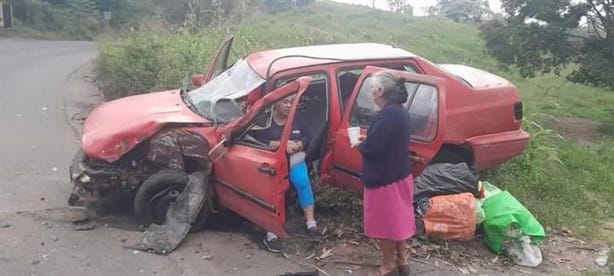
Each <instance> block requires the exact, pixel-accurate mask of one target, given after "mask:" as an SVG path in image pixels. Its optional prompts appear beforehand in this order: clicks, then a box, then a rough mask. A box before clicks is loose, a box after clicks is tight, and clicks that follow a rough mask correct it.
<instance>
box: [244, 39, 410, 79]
mask: <svg viewBox="0 0 614 276" xmlns="http://www.w3.org/2000/svg"><path fill="white" fill-rule="evenodd" d="M289 56H294V57H289ZM298 56H303V57H298ZM415 56H416V55H415V54H413V53H410V52H408V51H405V50H403V49H400V48H395V47H393V46H390V45H386V44H379V43H347V44H327V45H315V46H304V47H293V48H282V49H273V50H265V51H260V52H255V53H252V54H250V55H248V56H247V62H248V63H249V64H250V66H251V67H252V68H253V69H254V71H256V73H258V74H259V75H260V76H261V77H263V78H265V77H266V76H267V70H268V68H269V65H270V64H271V62H274V64H273V66H272V67H271V70H270V72H269V76H272V75H274V74H275V73H277V72H279V71H282V70H286V69H292V68H298V67H305V66H312V65H319V64H328V63H337V62H346V61H359V60H378V59H399V58H408V57H415ZM276 60H277V61H276Z"/></svg>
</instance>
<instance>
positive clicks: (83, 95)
mask: <svg viewBox="0 0 614 276" xmlns="http://www.w3.org/2000/svg"><path fill="white" fill-rule="evenodd" d="M103 102H104V97H103V95H102V91H100V90H99V89H98V87H97V86H96V84H95V76H94V61H89V62H87V63H85V64H83V65H81V66H79V67H78V68H77V69H76V70H75V71H73V72H72V73H70V75H69V76H68V79H67V81H66V89H65V91H64V116H65V118H66V122H67V123H68V125H69V127H70V128H71V130H72V132H73V134H74V136H75V139H76V140H77V141H78V142H79V144H81V128H82V126H83V122H84V121H85V118H86V117H87V115H88V114H89V113H90V112H91V111H92V110H93V109H94V108H95V107H96V106H98V105H100V104H101V103H103Z"/></svg>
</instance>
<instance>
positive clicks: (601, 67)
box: [481, 0, 614, 89]
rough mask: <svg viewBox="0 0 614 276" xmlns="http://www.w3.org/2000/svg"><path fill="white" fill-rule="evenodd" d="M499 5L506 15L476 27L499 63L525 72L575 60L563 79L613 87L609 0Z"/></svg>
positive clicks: (613, 17) (521, 0)
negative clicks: (478, 27) (479, 27)
mask: <svg viewBox="0 0 614 276" xmlns="http://www.w3.org/2000/svg"><path fill="white" fill-rule="evenodd" d="M502 6H503V8H504V9H505V11H506V13H507V17H505V18H504V19H501V20H496V21H492V22H489V23H487V24H484V25H483V26H482V27H481V30H482V32H481V35H482V36H483V37H484V39H485V41H486V46H487V47H488V50H489V51H490V52H491V53H492V55H493V56H494V57H496V58H497V60H499V61H500V62H501V63H502V64H504V65H514V66H517V67H518V68H519V72H520V73H521V75H523V76H525V77H533V76H535V74H536V73H550V72H556V73H558V72H559V71H560V70H561V69H563V68H564V67H565V66H567V65H569V64H575V65H576V66H575V67H576V68H574V70H573V71H571V72H568V73H567V74H566V75H567V78H568V79H569V80H572V81H574V82H577V83H583V84H591V85H595V86H600V87H609V88H610V89H614V67H612V63H614V2H613V1H611V0H605V1H604V0H586V1H580V2H573V1H569V0H552V1H543V0H503V1H502ZM580 24H582V25H583V26H581V25H580Z"/></svg>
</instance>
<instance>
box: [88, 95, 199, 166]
mask: <svg viewBox="0 0 614 276" xmlns="http://www.w3.org/2000/svg"><path fill="white" fill-rule="evenodd" d="M167 124H178V125H183V124H185V125H194V124H196V125H201V124H209V121H207V120H205V119H203V118H202V117H200V116H198V115H197V114H195V113H194V112H192V111H191V110H190V109H189V108H188V107H187V106H186V105H185V104H184V102H183V101H182V100H181V96H180V91H179V90H170V91H163V92H156V93H149V94H141V95H136V96H130V97H126V98H121V99H117V100H114V101H111V102H108V103H104V104H102V105H100V106H98V107H97V108H95V109H94V110H93V111H92V112H91V113H90V114H89V115H88V117H87V119H86V120H85V123H84V125H83V135H82V137H81V146H82V148H83V151H84V152H85V153H86V154H87V155H88V156H90V157H93V158H97V159H102V160H105V161H107V162H114V161H117V160H118V159H120V158H121V156H122V155H124V154H125V153H126V152H128V151H130V150H131V149H132V148H134V147H135V146H136V145H137V144H139V143H140V142H142V141H143V140H145V139H147V138H148V137H150V136H152V135H154V134H155V133H156V132H157V131H158V130H159V129H160V128H162V126H164V125H167Z"/></svg>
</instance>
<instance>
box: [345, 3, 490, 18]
mask: <svg viewBox="0 0 614 276" xmlns="http://www.w3.org/2000/svg"><path fill="white" fill-rule="evenodd" d="M333 1H335V2H342V3H350V4H359V5H367V6H369V7H371V5H372V4H373V0H333ZM407 2H408V3H409V4H410V5H412V6H413V7H414V15H424V14H425V12H426V9H428V7H430V6H435V5H436V4H437V0H408V1H407ZM488 3H489V5H490V9H492V10H493V11H494V12H499V13H500V12H501V2H500V1H499V0H488ZM375 7H376V8H379V9H384V10H387V9H388V4H387V0H375Z"/></svg>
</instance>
